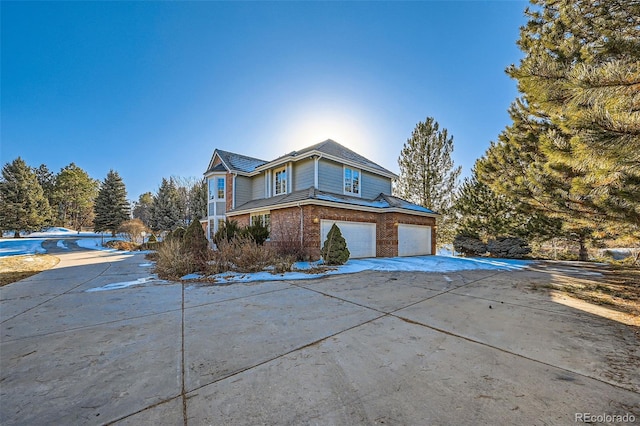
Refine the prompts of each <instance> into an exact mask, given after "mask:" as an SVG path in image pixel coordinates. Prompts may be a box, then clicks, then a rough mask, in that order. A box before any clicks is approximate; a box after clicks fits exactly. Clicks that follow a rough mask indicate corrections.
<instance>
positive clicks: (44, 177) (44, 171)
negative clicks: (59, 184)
mask: <svg viewBox="0 0 640 426" xmlns="http://www.w3.org/2000/svg"><path fill="white" fill-rule="evenodd" d="M34 171H35V173H36V178H37V179H38V183H40V186H41V187H42V191H44V196H45V197H46V198H47V200H48V201H49V206H51V208H54V206H55V199H54V191H55V188H56V175H55V173H53V172H52V171H50V170H49V168H48V167H47V165H46V164H40V166H39V167H38V168H37V169H35V170H34Z"/></svg>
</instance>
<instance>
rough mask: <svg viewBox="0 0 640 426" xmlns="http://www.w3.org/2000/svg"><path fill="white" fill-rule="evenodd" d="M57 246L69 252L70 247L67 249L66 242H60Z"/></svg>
mask: <svg viewBox="0 0 640 426" xmlns="http://www.w3.org/2000/svg"><path fill="white" fill-rule="evenodd" d="M56 246H58V247H60V248H61V249H64V250H69V247H67V244H65V242H64V240H60V241H58V243H57V244H56Z"/></svg>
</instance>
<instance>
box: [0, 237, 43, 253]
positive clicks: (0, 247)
mask: <svg viewBox="0 0 640 426" xmlns="http://www.w3.org/2000/svg"><path fill="white" fill-rule="evenodd" d="M43 242H44V238H34V239H30V238H11V239H8V240H5V239H3V240H0V257H3V256H19V255H23V254H36V253H46V252H47V251H46V250H45V249H44V248H42V243H43Z"/></svg>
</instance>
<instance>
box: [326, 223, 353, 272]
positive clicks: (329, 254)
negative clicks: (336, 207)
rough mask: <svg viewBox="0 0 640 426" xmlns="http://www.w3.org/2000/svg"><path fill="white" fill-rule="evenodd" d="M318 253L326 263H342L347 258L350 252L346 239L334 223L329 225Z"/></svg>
mask: <svg viewBox="0 0 640 426" xmlns="http://www.w3.org/2000/svg"><path fill="white" fill-rule="evenodd" d="M320 253H321V255H322V259H323V260H324V263H326V264H327V265H343V264H344V263H345V262H346V261H347V260H349V256H350V255H351V253H350V252H349V249H348V248H347V241H346V240H345V239H344V237H343V236H342V232H340V228H338V225H336V224H335V223H334V224H333V225H332V226H331V229H330V230H329V233H328V234H327V239H326V240H325V242H324V245H323V246H322V250H321V252H320Z"/></svg>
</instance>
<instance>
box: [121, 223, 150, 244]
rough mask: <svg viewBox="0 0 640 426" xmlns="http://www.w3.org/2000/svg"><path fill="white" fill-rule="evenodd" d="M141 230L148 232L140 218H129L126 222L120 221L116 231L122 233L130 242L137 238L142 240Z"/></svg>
mask: <svg viewBox="0 0 640 426" xmlns="http://www.w3.org/2000/svg"><path fill="white" fill-rule="evenodd" d="M143 232H147V233H148V232H150V231H149V228H147V227H146V226H145V225H144V223H142V221H141V220H140V219H131V220H127V221H126V222H122V224H121V225H120V227H119V228H118V233H119V234H123V235H124V236H125V237H126V238H127V240H128V241H131V242H136V241H138V240H140V241H142V233H143Z"/></svg>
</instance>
